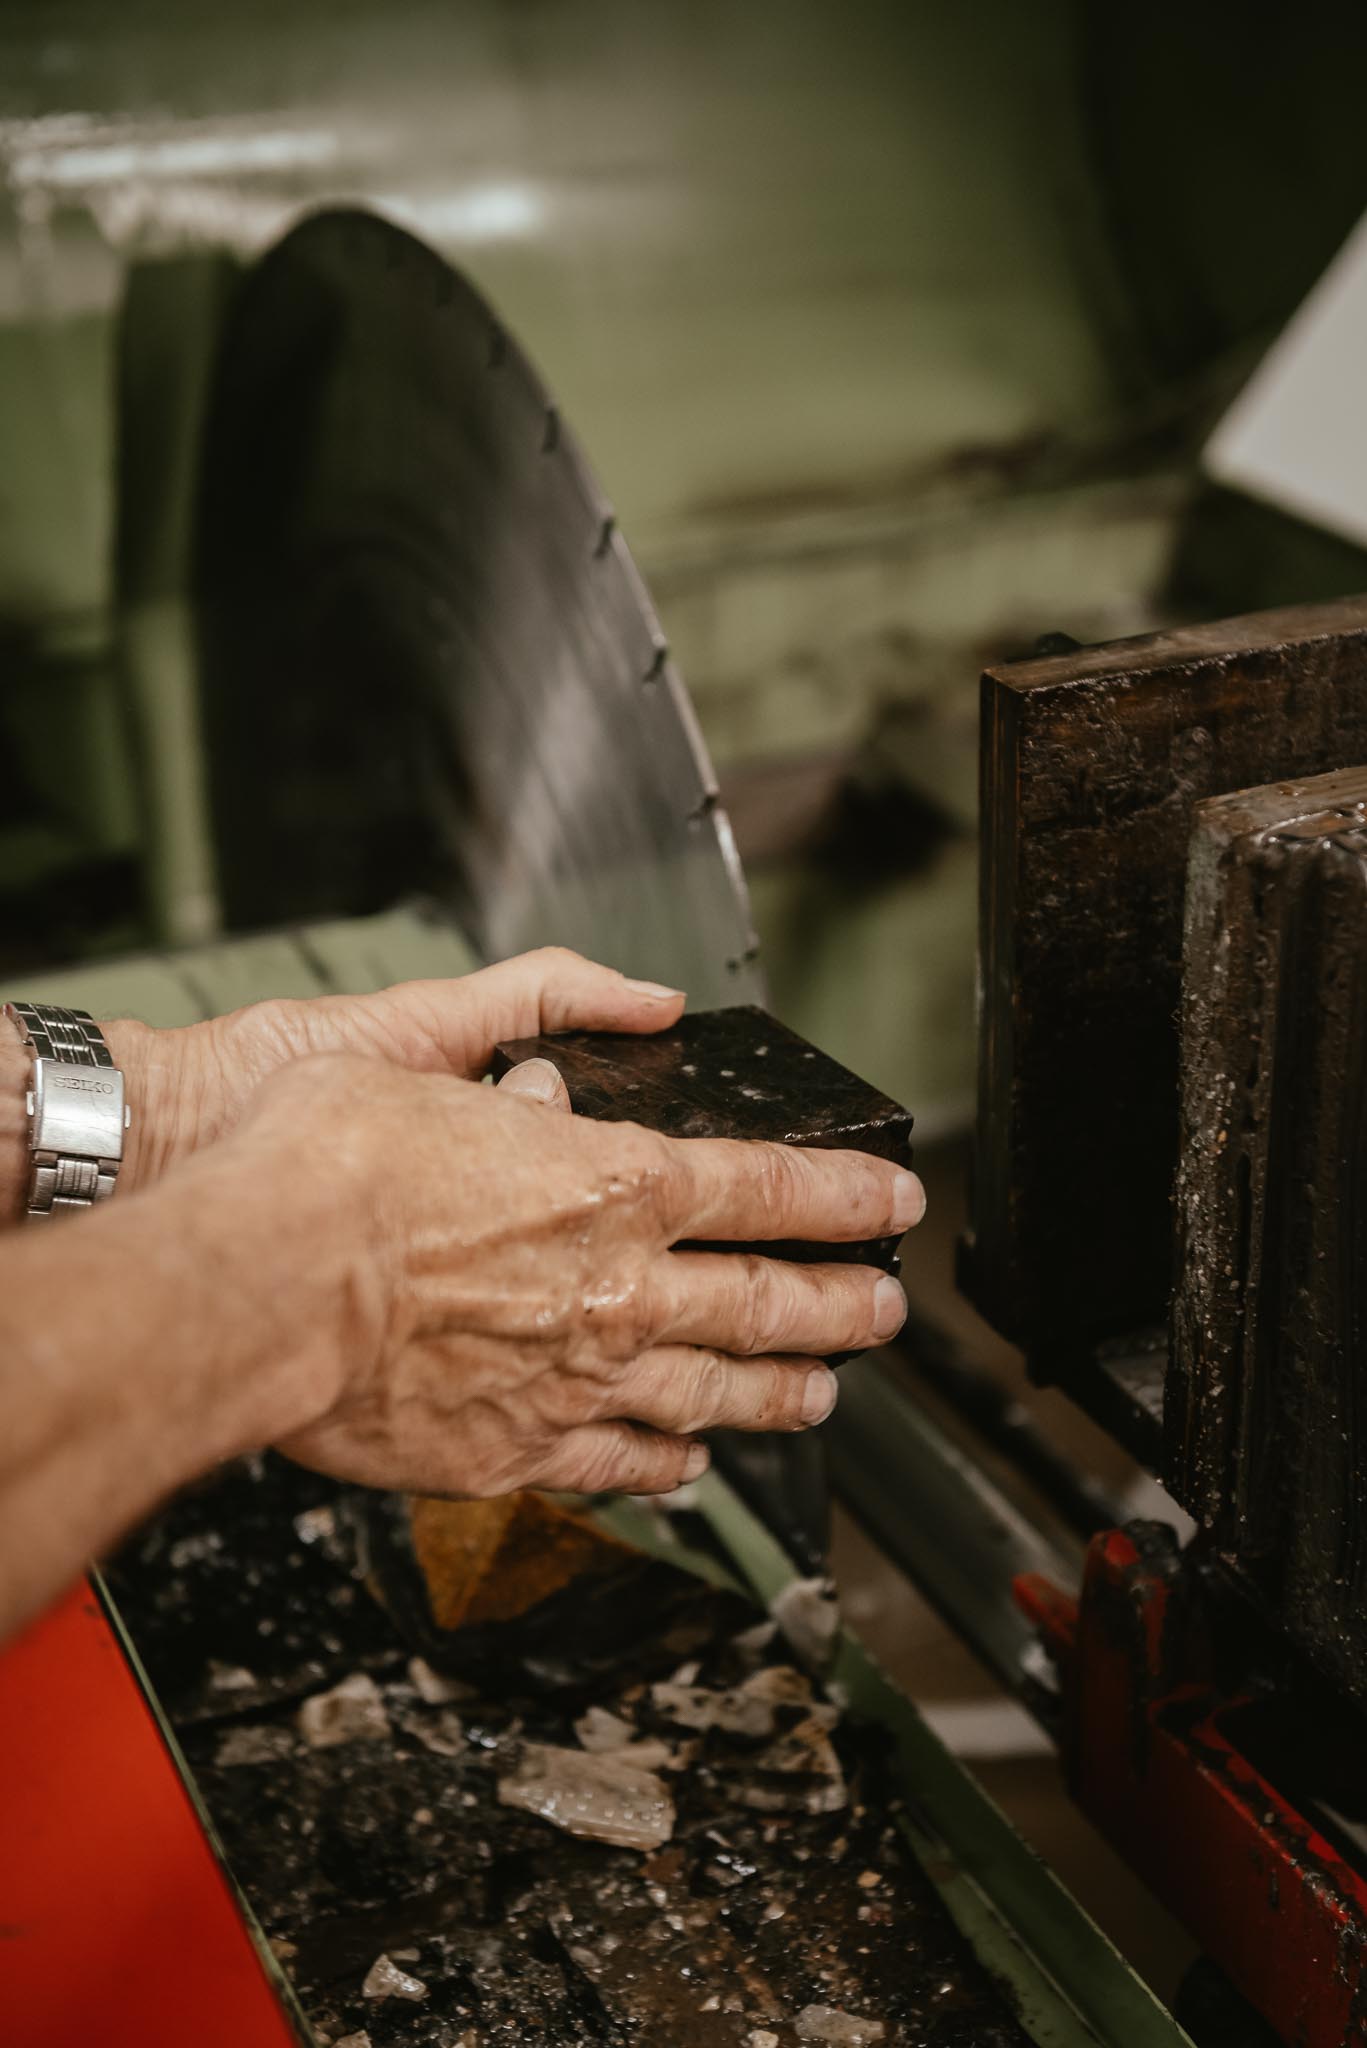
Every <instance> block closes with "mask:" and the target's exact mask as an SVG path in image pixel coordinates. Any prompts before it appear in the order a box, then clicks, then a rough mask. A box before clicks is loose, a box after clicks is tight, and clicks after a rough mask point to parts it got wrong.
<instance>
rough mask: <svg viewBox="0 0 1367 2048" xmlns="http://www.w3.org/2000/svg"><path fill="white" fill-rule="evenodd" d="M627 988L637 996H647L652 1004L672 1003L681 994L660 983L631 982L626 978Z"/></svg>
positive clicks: (678, 990)
mask: <svg viewBox="0 0 1367 2048" xmlns="http://www.w3.org/2000/svg"><path fill="white" fill-rule="evenodd" d="M623 979H624V980H626V983H627V987H628V988H629V989H631V990H632V991H633V993H634V994H636V995H638V996H649V998H650V1000H651V1002H652V1003H672V1002H675V1001H677V999H678V998H679V997H680V996H681V995H682V994H683V990H682V989H681V988H666V987H665V985H664V983H663V982H662V981H631V980H628V979H627V977H626V976H623Z"/></svg>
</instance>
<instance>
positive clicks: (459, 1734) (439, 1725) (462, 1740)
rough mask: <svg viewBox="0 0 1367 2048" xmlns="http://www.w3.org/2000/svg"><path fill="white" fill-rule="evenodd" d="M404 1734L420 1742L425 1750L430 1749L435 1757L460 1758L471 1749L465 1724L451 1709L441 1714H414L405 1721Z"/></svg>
mask: <svg viewBox="0 0 1367 2048" xmlns="http://www.w3.org/2000/svg"><path fill="white" fill-rule="evenodd" d="M403 1726H404V1732H405V1733H406V1734H408V1735H411V1736H412V1737H413V1739H414V1741H415V1742H420V1743H421V1744H422V1746H423V1748H424V1749H430V1750H431V1751H432V1754H433V1755H434V1756H460V1755H462V1754H463V1753H464V1751H465V1750H466V1749H467V1748H468V1747H469V1745H468V1743H467V1741H466V1736H465V1723H464V1722H463V1721H462V1720H461V1718H460V1715H459V1714H457V1713H455V1712H453V1710H452V1709H451V1708H450V1707H443V1708H442V1710H441V1712H440V1713H439V1714H433V1715H432V1716H431V1717H430V1718H429V1716H428V1715H426V1714H423V1715H421V1716H420V1715H417V1714H413V1715H411V1716H408V1717H406V1718H405V1719H404V1723H403Z"/></svg>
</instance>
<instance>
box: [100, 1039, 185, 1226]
mask: <svg viewBox="0 0 1367 2048" xmlns="http://www.w3.org/2000/svg"><path fill="white" fill-rule="evenodd" d="M100 1029H101V1031H102V1032H103V1033H104V1037H105V1043H106V1044H107V1045H108V1047H109V1050H110V1054H111V1055H112V1057H113V1061H114V1065H115V1066H116V1067H118V1068H120V1069H121V1070H122V1072H123V1077H124V1101H125V1102H126V1103H127V1104H128V1108H129V1112H130V1114H129V1120H128V1129H127V1130H126V1131H125V1132H124V1139H123V1165H122V1167H121V1169H120V1173H119V1187H118V1192H120V1193H123V1194H131V1193H132V1192H133V1191H134V1190H135V1189H136V1188H140V1187H147V1186H148V1185H149V1184H150V1183H151V1182H152V1181H155V1180H159V1179H160V1178H161V1176H162V1174H163V1173H164V1172H165V1171H166V1169H167V1167H168V1166H170V1165H171V1163H172V1162H173V1160H174V1159H175V1158H176V1157H177V1155H178V1153H179V1151H180V1132H181V1129H182V1123H183V1094H184V1088H185V1075H184V1072H183V1069H184V1067H185V1065H186V1060H185V1057H184V1043H185V1040H186V1038H187V1037H188V1035H189V1034H188V1033H187V1032H185V1031H158V1030H155V1029H154V1028H153V1027H152V1026H151V1025H150V1024H140V1023H138V1021H137V1019H136V1018H133V1017H118V1018H115V1019H114V1020H113V1021H112V1022H111V1023H108V1024H101V1026H100Z"/></svg>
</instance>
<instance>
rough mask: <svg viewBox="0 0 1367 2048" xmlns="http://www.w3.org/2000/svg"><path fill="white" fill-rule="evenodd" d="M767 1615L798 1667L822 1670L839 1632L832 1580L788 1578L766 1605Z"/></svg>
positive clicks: (834, 1588) (835, 1596) (838, 1616)
mask: <svg viewBox="0 0 1367 2048" xmlns="http://www.w3.org/2000/svg"><path fill="white" fill-rule="evenodd" d="M769 1612H770V1614H772V1616H773V1617H774V1620H775V1621H776V1622H777V1623H778V1625H779V1628H780V1629H781V1630H782V1632H783V1636H784V1638H785V1640H786V1641H787V1643H788V1645H789V1647H790V1648H791V1649H792V1652H793V1655H794V1656H795V1657H796V1658H797V1661H798V1663H799V1664H803V1665H805V1666H806V1668H807V1670H808V1671H824V1670H825V1668H826V1666H827V1665H828V1664H829V1663H830V1661H831V1657H832V1655H833V1653H834V1650H835V1639H836V1637H837V1635H838V1634H839V1632H840V1602H839V1599H838V1597H837V1594H836V1587H835V1580H834V1579H824V1578H821V1579H790V1580H789V1582H788V1584H787V1585H786V1586H785V1587H784V1588H783V1590H782V1591H781V1592H780V1593H779V1594H777V1595H776V1597H775V1598H774V1599H773V1600H771V1601H770V1603H769Z"/></svg>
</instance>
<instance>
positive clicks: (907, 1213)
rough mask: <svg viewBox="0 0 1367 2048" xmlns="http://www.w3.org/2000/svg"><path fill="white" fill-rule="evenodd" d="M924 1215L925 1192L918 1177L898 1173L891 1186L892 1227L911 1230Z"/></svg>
mask: <svg viewBox="0 0 1367 2048" xmlns="http://www.w3.org/2000/svg"><path fill="white" fill-rule="evenodd" d="M925 1213H926V1191H925V1189H924V1188H923V1187H922V1185H921V1182H920V1179H919V1177H918V1175H916V1174H914V1173H899V1174H898V1176H897V1178H896V1180H895V1181H894V1182H893V1184H892V1227H893V1229H894V1230H911V1229H912V1228H914V1226H915V1225H916V1224H918V1223H919V1222H920V1220H921V1218H922V1217H923V1216H924V1215H925Z"/></svg>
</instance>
